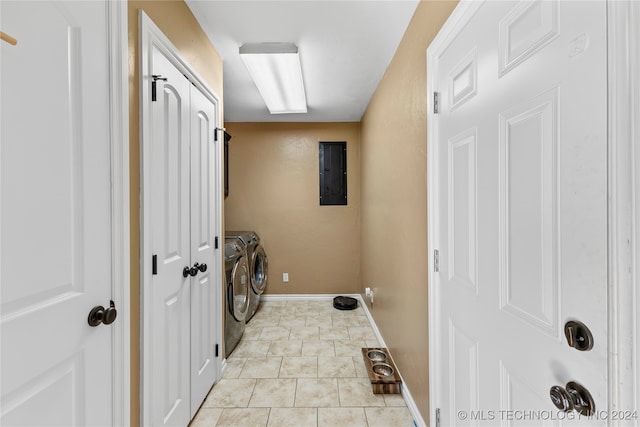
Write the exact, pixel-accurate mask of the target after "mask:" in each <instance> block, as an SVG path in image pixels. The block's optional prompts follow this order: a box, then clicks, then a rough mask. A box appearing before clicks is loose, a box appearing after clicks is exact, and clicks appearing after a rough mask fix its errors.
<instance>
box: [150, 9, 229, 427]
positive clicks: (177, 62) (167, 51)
mask: <svg viewBox="0 0 640 427" xmlns="http://www.w3.org/2000/svg"><path fill="white" fill-rule="evenodd" d="M139 28H140V113H141V114H140V291H141V298H140V309H141V310H142V314H141V319H142V326H141V337H140V346H141V358H140V376H141V378H140V384H141V390H140V402H141V407H142V411H141V417H142V420H141V425H146V424H148V422H147V420H152V419H153V417H152V415H151V407H150V405H151V399H146V398H145V391H146V390H149V389H150V387H151V372H150V371H149V369H150V363H148V362H149V360H150V354H149V352H148V350H147V349H148V348H150V341H149V337H150V321H151V309H152V307H151V301H150V299H149V298H146V297H145V295H147V294H148V292H146V291H147V290H148V289H149V287H150V286H151V282H152V277H151V276H152V274H151V267H152V265H151V261H152V259H151V257H152V249H151V227H152V223H151V212H150V209H149V207H150V206H151V143H152V137H153V132H152V127H151V126H152V123H151V120H150V118H151V109H152V105H151V95H150V91H151V85H150V84H149V79H150V77H151V72H150V66H151V56H152V48H154V47H155V48H157V49H158V50H160V51H161V52H162V53H163V54H164V55H165V56H166V57H167V59H168V60H169V62H171V63H172V64H173V65H174V66H175V67H176V68H177V69H178V70H179V71H180V72H181V73H182V74H184V75H185V76H186V77H187V78H188V79H189V81H190V82H191V83H193V84H194V85H195V87H196V88H197V89H198V90H199V91H200V92H202V93H203V94H204V95H205V96H206V97H207V98H208V99H209V100H210V101H211V102H213V103H214V104H215V105H216V108H217V116H216V117H215V121H216V122H215V126H216V132H218V133H217V135H218V137H217V139H216V147H215V163H216V173H215V188H217V189H218V193H219V195H221V194H222V192H221V191H223V187H222V183H223V182H224V181H223V175H222V174H223V171H222V169H223V168H222V162H221V159H222V155H223V151H222V150H223V147H224V138H222V135H221V133H220V131H221V130H223V129H222V126H221V124H222V105H221V102H220V97H219V96H218V95H217V94H216V93H215V92H214V91H213V90H211V89H210V88H209V87H208V86H207V84H206V83H205V81H204V79H202V78H201V77H200V75H199V74H198V73H197V72H196V71H195V70H194V69H193V68H192V67H191V65H190V64H189V63H188V62H187V61H186V59H185V58H184V57H183V56H182V54H181V53H180V51H179V50H178V48H177V47H176V46H175V45H174V44H173V43H172V42H171V41H170V40H169V39H168V38H167V36H165V35H164V33H163V32H162V30H160V28H159V27H158V26H157V25H156V24H155V23H154V22H153V21H152V20H151V18H149V16H148V15H147V14H146V13H145V12H144V11H142V10H141V11H140V14H139ZM215 212H216V216H217V218H216V224H215V230H214V232H215V235H216V236H219V241H220V242H221V243H220V246H219V248H221V247H222V246H221V245H223V244H224V241H223V239H222V197H217V198H216V201H215ZM213 268H214V269H215V271H217V272H218V274H214V275H212V280H213V283H214V288H215V289H222V274H224V271H223V264H222V250H220V249H219V252H218V255H217V256H216V257H215V258H214V265H213ZM222 314H223V312H222V310H221V295H216V301H215V304H214V313H213V317H214V318H215V319H217V321H218V327H217V328H216V330H217V333H216V336H215V337H214V338H215V340H216V342H217V343H218V344H220V343H221V342H222V328H223V318H222ZM219 348H220V349H222V346H219ZM221 362H222V357H220V356H219V357H217V358H216V360H215V362H214V363H215V369H216V382H217V381H218V380H220V375H221V372H222V369H221V367H222V366H221Z"/></svg>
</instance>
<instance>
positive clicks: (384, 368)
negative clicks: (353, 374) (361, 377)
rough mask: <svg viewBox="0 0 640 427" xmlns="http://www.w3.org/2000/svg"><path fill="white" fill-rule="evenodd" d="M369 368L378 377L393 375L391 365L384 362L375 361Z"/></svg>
mask: <svg viewBox="0 0 640 427" xmlns="http://www.w3.org/2000/svg"><path fill="white" fill-rule="evenodd" d="M371 370H372V371H373V373H374V374H376V375H377V376H379V377H388V376H389V375H393V368H392V367H391V365H387V364H386V363H376V364H374V365H373V366H372V367H371Z"/></svg>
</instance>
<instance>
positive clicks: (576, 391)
mask: <svg viewBox="0 0 640 427" xmlns="http://www.w3.org/2000/svg"><path fill="white" fill-rule="evenodd" d="M549 396H550V397H551V402H553V404H554V405H555V407H556V408H558V409H559V410H561V411H563V412H571V411H572V410H575V411H576V412H578V413H579V414H580V415H584V416H586V417H590V416H592V415H593V414H594V412H595V410H596V404H595V402H594V401H593V397H592V396H591V393H589V390H587V389H586V388H584V386H582V385H580V384H578V383H577V382H575V381H570V382H568V383H567V385H566V387H565V388H563V387H561V386H559V385H554V386H553V387H551V389H550V390H549Z"/></svg>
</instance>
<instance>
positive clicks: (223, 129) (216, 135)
mask: <svg viewBox="0 0 640 427" xmlns="http://www.w3.org/2000/svg"><path fill="white" fill-rule="evenodd" d="M219 131H222V132H224V131H226V129H225V128H216V129H215V132H214V133H213V134H214V138H215V140H216V141H217V140H218V132H219Z"/></svg>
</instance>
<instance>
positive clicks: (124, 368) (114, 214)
mask: <svg viewBox="0 0 640 427" xmlns="http://www.w3.org/2000/svg"><path fill="white" fill-rule="evenodd" d="M107 5H108V6H107V7H108V14H107V20H108V26H107V28H108V31H109V52H108V54H109V58H110V59H109V64H110V70H109V94H110V96H109V115H110V125H111V132H110V133H111V134H110V144H111V202H112V203H111V248H112V254H111V255H112V257H111V259H112V265H111V277H112V280H113V284H112V289H111V294H112V298H113V300H114V302H115V303H116V307H117V310H118V319H117V321H116V322H114V323H113V326H112V335H111V341H112V343H113V346H112V355H113V385H112V393H113V400H112V402H113V403H112V405H113V425H117V426H128V425H130V421H131V420H130V418H131V415H130V413H131V369H130V354H131V348H130V336H131V330H130V329H131V321H130V295H129V292H130V276H129V265H130V264H129V263H130V258H129V256H130V246H131V240H130V235H129V215H130V211H129V73H128V50H129V45H128V27H127V25H128V20H127V3H126V2H122V1H113V0H109V1H108V3H107Z"/></svg>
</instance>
